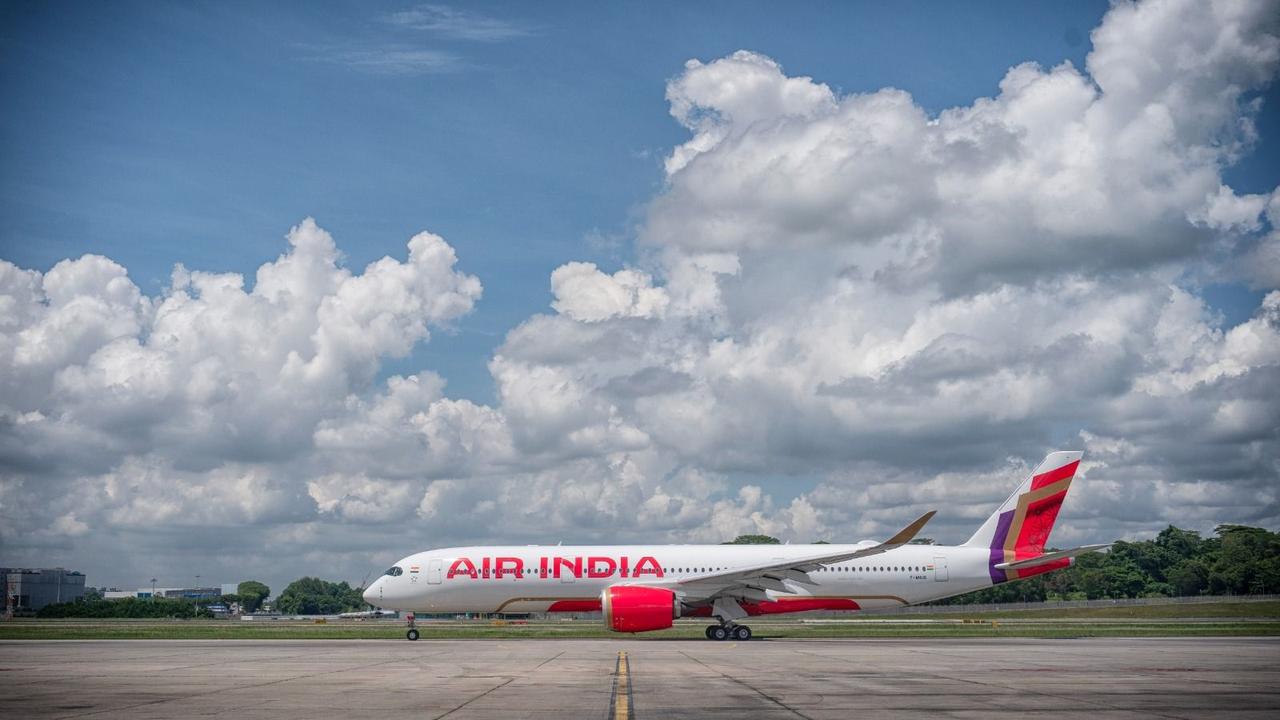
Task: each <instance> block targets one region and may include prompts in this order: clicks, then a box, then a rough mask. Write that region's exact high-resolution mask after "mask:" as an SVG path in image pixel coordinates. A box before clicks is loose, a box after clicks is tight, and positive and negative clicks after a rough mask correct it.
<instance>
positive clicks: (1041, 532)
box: [965, 451, 1083, 583]
mask: <svg viewBox="0 0 1280 720" xmlns="http://www.w3.org/2000/svg"><path fill="white" fill-rule="evenodd" d="M1081 455H1083V453H1081V452H1078V451H1068V452H1053V453H1049V455H1048V456H1046V457H1045V459H1044V460H1043V461H1041V463H1040V465H1039V466H1037V467H1036V469H1035V472H1033V473H1031V477H1028V478H1027V479H1026V480H1024V481H1023V482H1022V484H1021V485H1019V486H1018V489H1017V490H1015V491H1014V492H1013V494H1012V495H1010V496H1009V499H1008V500H1005V501H1004V504H1003V505H1001V506H1000V508H999V509H998V510H996V511H995V512H994V513H993V514H992V515H991V517H989V518H987V521H986V522H985V523H983V524H982V527H980V528H978V532H976V533H974V534H973V537H971V538H969V540H968V542H966V543H965V545H966V546H967V547H981V548H987V549H989V550H990V552H991V561H990V565H989V569H990V572H991V581H992V582H993V583H1002V582H1005V581H1006V580H1016V579H1018V578H1022V577H1030V576H1031V575H1038V574H1040V573H1043V572H1048V571H1050V570H1056V569H1058V568H1060V567H1066V566H1067V565H1069V564H1070V562H1071V560H1070V558H1062V559H1061V560H1058V561H1055V562H1051V563H1046V564H1042V565H1037V566H1035V567H1028V568H1025V569H1022V570H1018V569H1013V568H1008V569H1001V568H997V567H996V566H997V565H1003V564H1005V563H1012V562H1016V561H1018V560H1025V559H1027V558H1033V557H1037V556H1039V555H1041V554H1042V553H1043V552H1044V544H1045V541H1046V540H1048V539H1049V533H1050V532H1051V531H1052V530H1053V522H1054V520H1056V519H1057V518H1058V510H1059V509H1060V508H1061V507H1062V501H1063V500H1065V499H1066V497H1067V490H1068V489H1069V488H1070V487H1071V479H1072V478H1073V477H1075V474H1076V468H1077V467H1079V466H1080V457H1081Z"/></svg>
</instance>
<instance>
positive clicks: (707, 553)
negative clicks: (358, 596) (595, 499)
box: [364, 545, 992, 614]
mask: <svg viewBox="0 0 1280 720" xmlns="http://www.w3.org/2000/svg"><path fill="white" fill-rule="evenodd" d="M860 547H865V545H607V546H537V545H531V546H487V547H462V548H444V549H440V550H429V551H427V552H421V553H417V554H415V555H410V556H408V557H406V558H404V559H403V560H401V561H400V562H398V563H396V565H395V566H394V567H393V568H391V570H389V571H388V573H387V574H384V575H383V576H382V577H380V578H379V579H378V580H377V581H375V582H374V583H373V584H372V585H370V586H369V588H368V589H367V590H366V591H365V595H364V597H365V599H366V600H367V601H368V602H369V603H371V604H373V605H376V606H378V607H382V608H388V609H394V610H408V611H414V612H422V613H468V612H474V613H493V612H512V613H518V612H548V611H549V612H557V611H565V612H570V611H577V612H583V611H589V610H595V609H599V600H600V594H601V592H602V591H603V590H604V589H605V588H607V587H610V586H612V585H620V584H622V585H652V586H657V587H667V588H671V589H672V590H674V591H675V592H676V594H677V597H679V596H680V586H679V585H678V584H677V583H678V581H680V580H684V579H688V578H695V577H698V576H702V575H708V574H713V573H718V572H724V571H731V570H733V569H735V568H747V567H753V566H759V565H761V564H763V563H769V562H773V561H777V560H787V559H791V558H805V557H813V556H815V555H822V554H837V553H840V552H842V551H844V550H846V549H847V550H848V551H850V552H852V551H854V550H857V549H859V548H860ZM989 559H990V552H989V550H987V549H985V548H977V547H968V546H941V545H908V546H904V547H899V548H897V549H894V550H890V551H887V552H884V553H880V554H877V555H874V556H870V557H866V558H863V559H861V560H851V561H848V562H843V563H836V564H832V565H827V566H823V567H822V568H821V569H819V570H815V571H812V572H810V573H809V577H810V578H811V580H812V584H807V583H797V582H793V581H787V582H786V586H787V587H788V589H789V591H788V592H779V591H776V590H769V591H768V596H769V601H768V602H766V603H765V604H763V605H760V606H759V608H757V609H759V611H760V612H761V613H766V612H767V613H773V612H793V611H802V610H813V609H837V610H838V609H846V610H857V609H873V608H883V607H896V606H902V605H911V604H915V603H920V602H927V601H930V600H937V599H940V598H944V597H950V596H952V595H960V594H963V593H966V592H971V591H973V590H978V589H981V588H986V587H990V586H991V585H992V579H991V575H990V571H989ZM397 571H398V572H397ZM797 600H803V602H796V601H797ZM773 601H777V602H776V603H775V602H773ZM792 608H794V609H792ZM688 610H689V611H690V613H689V614H697V609H696V608H694V607H690V608H688ZM753 614H755V613H753Z"/></svg>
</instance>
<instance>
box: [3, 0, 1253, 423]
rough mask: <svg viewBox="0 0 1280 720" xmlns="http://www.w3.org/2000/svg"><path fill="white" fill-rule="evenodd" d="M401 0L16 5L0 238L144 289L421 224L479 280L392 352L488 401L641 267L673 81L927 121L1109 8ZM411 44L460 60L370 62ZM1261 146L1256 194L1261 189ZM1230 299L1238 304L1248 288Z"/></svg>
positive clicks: (26, 262) (394, 246)
mask: <svg viewBox="0 0 1280 720" xmlns="http://www.w3.org/2000/svg"><path fill="white" fill-rule="evenodd" d="M412 7H414V6H413V5H412V4H407V3H332V2H330V3H306V4H302V3H292V4H287V3H286V4H274V5H264V4H261V3H247V4H246V3H234V2H233V3H185V4H176V3H165V4H157V3H127V2H126V3H101V4H89V3H40V4H32V3H5V5H4V7H3V9H2V10H0V34H2V35H0V37H2V38H3V40H2V43H0V88H2V92H3V97H4V106H5V108H6V109H5V112H4V113H3V114H0V154H2V155H3V157H4V158H5V162H4V163H3V164H2V165H0V255H2V256H3V257H5V258H6V259H9V260H11V261H13V262H16V263H17V264H18V265H20V266H23V267H29V268H34V269H40V270H46V269H48V268H49V267H51V266H52V265H53V264H54V263H56V262H57V261H58V260H61V259H62V258H66V257H77V256H79V255H80V254H82V253H86V252H94V253H101V254H105V255H107V256H108V257H111V258H112V259H114V260H116V261H117V262H120V263H121V264H122V265H124V266H125V267H127V268H129V270H130V273H131V276H132V278H133V280H134V281H135V282H137V283H138V284H139V285H140V286H141V287H142V288H143V290H144V291H146V292H148V293H155V292H156V291H158V290H159V289H160V288H161V287H162V286H163V285H164V284H166V283H167V281H168V277H169V272H170V269H171V268H172V266H173V265H174V263H178V262H182V263H184V264H186V265H187V266H188V267H190V268H192V269H203V270H219V271H237V272H242V273H245V274H246V275H247V277H248V278H249V279H250V281H252V274H253V271H254V270H255V269H256V268H257V267H258V265H260V264H261V263H263V262H265V261H267V260H269V259H272V258H274V257H275V256H276V255H277V254H279V253H280V252H281V251H283V249H284V242H283V240H282V237H283V235H284V232H285V231H286V230H287V229H288V228H289V227H290V226H292V225H293V224H295V223H297V222H298V221H299V220H301V219H302V218H303V217H306V216H308V215H310V216H314V217H315V218H317V220H318V221H319V222H320V223H321V224H322V225H323V226H324V227H325V228H327V229H328V230H330V231H331V232H332V233H333V234H334V236H335V237H336V238H337V240H338V244H339V247H340V248H341V249H342V250H343V251H344V252H345V253H346V256H347V263H348V266H349V267H351V268H353V269H356V270H358V269H359V268H362V267H363V266H364V265H365V264H366V263H367V262H369V261H371V260H373V259H376V258H378V257H381V256H383V255H387V254H389V255H391V256H392V257H400V256H402V255H403V252H404V242H405V240H406V239H407V238H408V237H409V236H410V235H412V234H413V233H415V232H417V231H419V230H422V229H430V230H431V231H433V232H436V233H438V234H440V235H443V236H444V237H445V238H446V239H447V240H448V241H449V242H450V244H452V245H453V246H454V247H455V248H457V250H458V254H459V257H460V258H461V265H462V268H463V269H465V270H466V271H468V272H470V273H473V274H476V275H478V276H479V277H480V279H481V281H482V282H483V283H484V297H483V299H482V300H481V302H480V303H479V305H478V307H477V309H476V311H475V312H474V313H473V314H471V315H469V316H467V317H465V318H463V319H462V320H461V321H460V322H459V324H458V334H457V335H456V336H454V337H451V338H448V339H447V340H445V339H438V340H437V341H436V342H433V343H430V344H427V345H424V346H422V347H420V348H418V349H417V350H416V351H415V353H414V355H413V356H412V357H410V358H408V359H406V360H403V361H390V362H388V363H387V364H386V369H387V371H388V372H405V371H412V370H416V369H417V368H419V367H421V366H423V365H426V366H429V367H432V368H434V369H436V370H437V371H438V372H440V373H441V374H442V375H444V376H445V377H446V378H447V379H448V380H449V383H450V393H451V394H452V395H455V396H460V397H467V398H472V399H475V400H477V401H486V402H487V401H492V398H493V385H492V381H491V379H490V377H489V373H488V371H487V370H486V368H485V362H486V361H487V359H488V357H489V355H490V354H491V352H492V350H493V349H494V348H495V347H496V346H497V345H498V343H500V342H501V338H502V336H503V334H504V333H505V332H506V331H507V330H509V329H510V328H512V327H513V326H515V325H516V324H518V323H519V322H520V321H522V320H523V319H525V318H526V317H528V316H529V315H530V314H532V313H534V312H539V311H542V310H545V309H546V308H547V305H548V303H549V302H550V299H551V298H550V294H549V290H548V283H547V277H548V274H549V273H550V271H551V270H552V269H554V268H555V267H557V266H558V265H560V264H562V263H564V262H566V261H569V260H589V261H594V262H597V263H599V264H601V265H602V266H603V267H609V268H616V267H618V266H620V265H621V264H623V263H626V262H627V261H629V260H631V259H632V258H633V255H632V252H631V249H630V246H629V240H630V236H631V229H632V227H633V223H634V220H635V216H636V213H637V211H638V208H639V207H641V206H642V205H643V204H644V203H645V202H646V201H647V200H648V199H650V198H651V197H652V196H653V195H654V194H655V193H656V192H657V191H658V190H659V189H660V187H661V183H662V182H663V177H662V168H661V160H662V158H663V157H664V155H665V154H666V153H667V152H668V151H669V149H670V148H671V147H672V146H674V145H676V144H678V143H680V142H682V141H683V140H684V139H685V137H686V134H687V132H686V131H685V130H684V129H683V128H681V127H680V126H679V125H678V124H677V123H676V122H674V121H673V120H672V118H671V117H670V116H669V115H668V112H667V104H666V102H665V100H664V98H663V92H664V84H665V82H666V80H667V79H668V78H670V77H672V76H674V75H676V74H678V73H679V72H680V70H681V68H682V67H683V64H684V62H685V61H686V60H688V59H690V58H699V59H702V60H710V59H714V58H717V57H720V56H723V55H725V54H728V53H731V52H733V51H735V50H738V49H742V48H749V49H752V50H754V51H757V52H761V53H763V54H765V55H768V56H770V57H772V58H774V59H775V60H777V61H778V62H779V63H781V64H782V66H783V67H784V68H785V69H786V70H787V72H788V73H789V74H793V75H810V76H812V77H814V78H815V79H817V80H819V81H821V82H825V83H827V84H828V85H831V86H832V87H833V89H836V90H837V91H839V92H842V93H855V92H869V91H874V90H877V89H879V88H881V87H885V86H893V87H899V88H903V89H906V90H908V91H909V92H911V93H912V94H913V95H914V96H915V98H916V101H917V102H919V103H920V104H921V105H922V106H924V107H925V108H926V109H928V110H930V111H933V112H936V111H938V110H941V109H943V108H946V107H950V106H954V105H962V104H967V103H969V102H971V101H972V99H973V98H975V97H981V96H985V95H992V94H994V93H995V92H997V87H996V86H997V83H998V82H999V80H1000V78H1001V77H1002V76H1003V75H1004V73H1005V71H1006V70H1007V69H1008V68H1009V67H1010V66H1012V65H1015V64H1017V63H1019V62H1022V61H1025V60H1035V61H1038V62H1040V63H1042V64H1044V65H1046V66H1050V65H1054V64H1057V63H1059V62H1061V61H1063V60H1070V61H1071V62H1073V63H1075V64H1076V65H1077V66H1079V67H1082V66H1083V63H1084V56H1085V54H1086V52H1087V51H1088V48H1089V31H1090V29H1091V28H1093V27H1094V26H1096V25H1097V24H1098V22H1099V20H1100V19H1101V17H1102V15H1103V13H1104V12H1105V11H1106V8H1107V3H1105V2H1072V3H1060V2H1031V3H1027V2H1016V3H986V2H982V3H906V4H902V3H893V4H890V3H808V4H798V5H796V4H789V5H787V6H786V7H785V8H784V7H783V6H781V5H778V4H776V3H740V2H729V3H561V4H539V5H531V4H528V3H510V4H500V3H482V4H474V5H467V6H465V10H466V12H467V13H470V15H471V16H470V17H468V18H463V20H462V23H461V24H460V25H459V27H455V28H447V27H446V28H439V29H412V28H407V27H404V26H402V25H399V24H397V23H395V22H393V21H392V19H393V18H394V14H395V13H396V12H398V11H404V10H406V9H411V8H412ZM459 7H464V6H459ZM486 21H491V25H493V26H496V27H498V31H497V32H488V33H487V34H486V33H485V32H484V31H485V29H486V28H488V27H490V25H485V24H484V23H485V22H486ZM468 26H477V27H479V29H480V32H479V34H480V35H481V37H479V38H475V37H471V36H469V35H468V32H467V31H466V29H465V28H466V27H468ZM472 35H474V33H472ZM423 51H425V52H428V53H438V54H439V56H440V57H443V58H446V59H445V60H444V61H443V62H444V65H443V66H436V65H431V64H429V63H427V64H421V65H418V66H412V67H386V66H382V65H379V64H378V63H377V60H378V59H379V58H382V59H383V60H385V61H386V62H388V63H390V62H391V60H392V59H393V58H395V57H398V56H397V55H396V53H404V52H410V53H412V52H423ZM358 60H363V61H364V62H365V63H367V64H364V65H361V64H357V61H358ZM1275 117H1276V115H1275V113H1274V112H1264V117H1263V121H1264V122H1269V123H1272V124H1274V119H1275ZM1263 137H1264V139H1263V142H1262V143H1261V144H1260V146H1259V147H1258V149H1257V154H1256V155H1255V156H1254V157H1253V158H1251V159H1249V160H1247V161H1246V162H1245V163H1243V164H1242V166H1241V167H1240V168H1239V169H1238V170H1237V172H1235V173H1233V175H1234V177H1232V178H1231V179H1232V180H1233V182H1235V183H1237V187H1238V189H1240V190H1241V191H1266V190H1268V189H1269V188H1267V187H1265V185H1266V182H1265V177H1264V175H1265V172H1264V171H1263V170H1262V168H1264V167H1265V166H1266V165H1267V164H1268V163H1270V164H1271V165H1274V163H1273V162H1271V161H1274V160H1275V158H1276V157H1277V153H1276V148H1275V143H1274V141H1271V140H1269V134H1268V133H1264V134H1263ZM1218 297H1221V298H1222V301H1223V302H1224V303H1225V305H1226V306H1227V308H1228V312H1229V313H1230V314H1231V317H1232V318H1233V319H1236V320H1239V319H1242V318H1243V317H1247V316H1248V314H1249V313H1250V312H1252V309H1253V308H1254V307H1256V306H1257V300H1258V298H1259V297H1260V295H1257V294H1255V293H1248V292H1244V291H1242V290H1241V289H1240V288H1238V287H1237V288H1225V289H1222V290H1221V291H1218ZM1237 305H1238V306H1239V308H1236V306H1237Z"/></svg>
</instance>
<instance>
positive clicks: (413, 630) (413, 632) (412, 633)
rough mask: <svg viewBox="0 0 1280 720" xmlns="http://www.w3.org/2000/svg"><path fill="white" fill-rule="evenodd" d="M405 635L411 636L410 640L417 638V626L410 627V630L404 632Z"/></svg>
mask: <svg viewBox="0 0 1280 720" xmlns="http://www.w3.org/2000/svg"><path fill="white" fill-rule="evenodd" d="M404 636H405V637H407V638H409V639H410V640H417V639H418V630H417V629H416V628H410V629H409V631H408V632H406V633H405V634H404Z"/></svg>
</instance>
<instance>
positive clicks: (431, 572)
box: [427, 558, 443, 585]
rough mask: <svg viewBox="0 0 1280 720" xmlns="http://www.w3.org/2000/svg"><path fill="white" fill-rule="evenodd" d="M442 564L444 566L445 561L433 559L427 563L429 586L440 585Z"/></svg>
mask: <svg viewBox="0 0 1280 720" xmlns="http://www.w3.org/2000/svg"><path fill="white" fill-rule="evenodd" d="M442 564H443V561H442V560H441V559H440V558H432V559H431V560H430V561H429V562H428V563H427V584H428V585H439V584H440V566H441V565H442Z"/></svg>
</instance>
